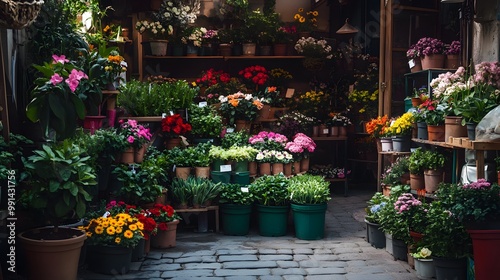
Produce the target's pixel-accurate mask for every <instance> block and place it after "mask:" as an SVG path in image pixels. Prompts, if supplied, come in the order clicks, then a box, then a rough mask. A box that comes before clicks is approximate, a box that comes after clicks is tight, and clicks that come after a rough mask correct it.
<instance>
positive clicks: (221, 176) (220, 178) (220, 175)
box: [210, 171, 231, 184]
mask: <svg viewBox="0 0 500 280" xmlns="http://www.w3.org/2000/svg"><path fill="white" fill-rule="evenodd" d="M210 177H211V178H212V181H213V182H214V183H219V182H221V183H224V184H228V183H229V181H230V179H231V172H220V171H212V172H210Z"/></svg>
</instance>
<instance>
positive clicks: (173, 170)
mask: <svg viewBox="0 0 500 280" xmlns="http://www.w3.org/2000/svg"><path fill="white" fill-rule="evenodd" d="M176 167H177V166H175V164H174V166H172V172H175V168H176Z"/></svg>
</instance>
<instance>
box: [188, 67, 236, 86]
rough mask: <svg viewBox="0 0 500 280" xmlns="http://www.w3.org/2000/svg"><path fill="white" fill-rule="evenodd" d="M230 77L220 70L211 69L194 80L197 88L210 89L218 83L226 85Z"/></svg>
mask: <svg viewBox="0 0 500 280" xmlns="http://www.w3.org/2000/svg"><path fill="white" fill-rule="evenodd" d="M230 80H231V76H230V75H229V74H228V73H225V72H224V71H222V70H218V71H215V70H214V69H213V68H210V69H208V70H207V71H206V72H202V73H201V78H198V79H196V84H197V85H198V86H204V87H210V86H213V85H215V84H218V83H228V82H229V81H230Z"/></svg>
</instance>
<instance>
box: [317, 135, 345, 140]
mask: <svg viewBox="0 0 500 280" xmlns="http://www.w3.org/2000/svg"><path fill="white" fill-rule="evenodd" d="M311 139H312V140H314V141H345V140H347V136H325V137H320V136H319V137H311Z"/></svg>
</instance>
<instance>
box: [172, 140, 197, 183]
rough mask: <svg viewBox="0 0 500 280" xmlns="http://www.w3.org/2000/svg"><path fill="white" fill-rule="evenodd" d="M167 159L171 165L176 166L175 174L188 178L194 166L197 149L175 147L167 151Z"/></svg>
mask: <svg viewBox="0 0 500 280" xmlns="http://www.w3.org/2000/svg"><path fill="white" fill-rule="evenodd" d="M167 155H168V157H167V160H168V162H169V164H170V165H171V166H175V176H176V177H178V178H182V179H187V177H188V176H189V175H190V174H191V167H193V166H194V160H195V158H196V151H195V149H194V147H187V148H180V147H174V148H173V149H171V150H168V152H167Z"/></svg>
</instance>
